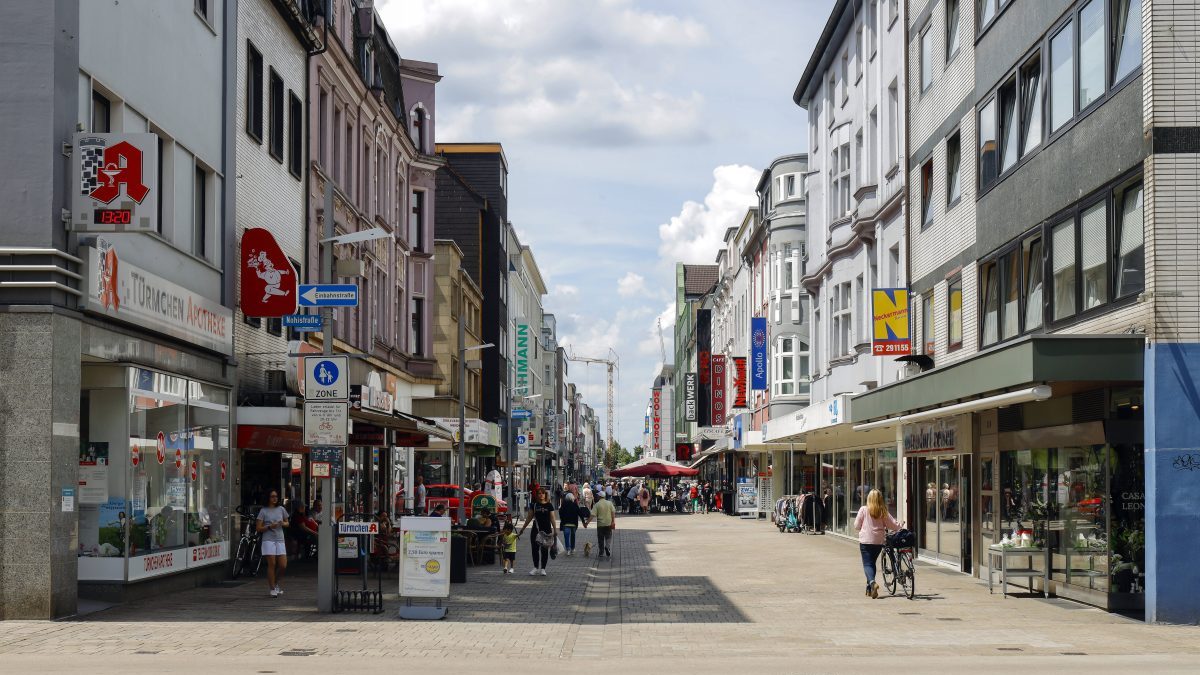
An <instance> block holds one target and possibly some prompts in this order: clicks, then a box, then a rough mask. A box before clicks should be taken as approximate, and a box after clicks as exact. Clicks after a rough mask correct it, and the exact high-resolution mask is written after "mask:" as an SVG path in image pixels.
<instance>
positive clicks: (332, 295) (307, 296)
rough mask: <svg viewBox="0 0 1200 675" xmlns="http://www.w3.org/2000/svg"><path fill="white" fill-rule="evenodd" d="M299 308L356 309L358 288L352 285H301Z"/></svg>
mask: <svg viewBox="0 0 1200 675" xmlns="http://www.w3.org/2000/svg"><path fill="white" fill-rule="evenodd" d="M300 306H301V307H357V306H358V286H356V285H354V284H301V286H300Z"/></svg>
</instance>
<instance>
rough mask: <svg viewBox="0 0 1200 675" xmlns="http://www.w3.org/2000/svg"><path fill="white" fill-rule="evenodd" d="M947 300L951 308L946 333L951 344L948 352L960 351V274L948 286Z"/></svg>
mask: <svg viewBox="0 0 1200 675" xmlns="http://www.w3.org/2000/svg"><path fill="white" fill-rule="evenodd" d="M946 298H947V300H948V303H947V304H948V308H949V315H948V317H947V318H948V320H949V324H950V325H949V328H948V330H947V332H946V335H947V340H948V342H949V345H948V350H949V351H954V350H956V349H960V348H961V347H962V344H963V311H962V309H963V305H962V300H963V297H962V275H961V274H959V275H958V276H956V277H955V278H953V279H951V280H950V284H949V285H948V286H947V290H946Z"/></svg>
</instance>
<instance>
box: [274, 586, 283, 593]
mask: <svg viewBox="0 0 1200 675" xmlns="http://www.w3.org/2000/svg"><path fill="white" fill-rule="evenodd" d="M275 594H276V595H283V589H282V588H280V587H278V586H276V587H275Z"/></svg>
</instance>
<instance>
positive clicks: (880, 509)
mask: <svg viewBox="0 0 1200 675" xmlns="http://www.w3.org/2000/svg"><path fill="white" fill-rule="evenodd" d="M867 513H869V514H871V517H872V518H882V517H884V516H885V515H887V505H886V504H884V503H883V493H882V492H880V491H879V490H871V492H869V493H868V494H867Z"/></svg>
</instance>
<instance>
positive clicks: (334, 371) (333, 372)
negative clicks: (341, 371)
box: [313, 361, 338, 387]
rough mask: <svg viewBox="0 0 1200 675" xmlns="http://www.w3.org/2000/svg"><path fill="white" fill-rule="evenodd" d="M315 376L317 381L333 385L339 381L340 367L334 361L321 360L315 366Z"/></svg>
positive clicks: (325, 384)
mask: <svg viewBox="0 0 1200 675" xmlns="http://www.w3.org/2000/svg"><path fill="white" fill-rule="evenodd" d="M313 377H315V378H316V380H317V383H318V384H321V385H324V386H326V387H329V386H333V383H334V382H337V381H338V367H337V364H336V363H334V362H333V361H321V362H320V363H318V364H317V366H316V367H315V368H313Z"/></svg>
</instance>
